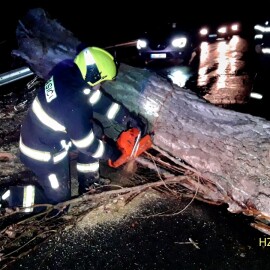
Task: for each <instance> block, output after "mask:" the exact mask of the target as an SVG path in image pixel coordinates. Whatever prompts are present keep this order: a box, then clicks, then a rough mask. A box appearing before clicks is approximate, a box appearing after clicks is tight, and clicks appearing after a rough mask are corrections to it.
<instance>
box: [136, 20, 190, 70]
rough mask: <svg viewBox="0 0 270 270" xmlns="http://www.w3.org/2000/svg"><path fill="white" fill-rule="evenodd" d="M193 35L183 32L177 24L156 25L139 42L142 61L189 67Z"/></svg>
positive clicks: (139, 54)
mask: <svg viewBox="0 0 270 270" xmlns="http://www.w3.org/2000/svg"><path fill="white" fill-rule="evenodd" d="M193 46H194V44H193V39H192V34H189V32H188V31H185V30H182V29H181V28H180V27H178V26H177V24H176V23H172V24H166V25H165V26H164V25H162V26H159V25H155V26H154V27H153V28H151V30H148V31H146V32H144V33H143V34H142V35H141V36H140V37H139V38H138V40H137V43H136V47H137V52H138V56H139V59H140V60H143V61H144V63H145V64H148V63H150V62H164V61H166V62H172V61H173V62H174V63H177V64H183V65H188V63H189V60H190V59H191V57H192V52H193Z"/></svg>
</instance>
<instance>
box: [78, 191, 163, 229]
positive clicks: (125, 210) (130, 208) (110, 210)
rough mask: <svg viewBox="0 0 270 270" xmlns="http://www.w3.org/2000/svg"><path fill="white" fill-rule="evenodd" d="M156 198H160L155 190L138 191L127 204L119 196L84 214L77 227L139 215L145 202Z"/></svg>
mask: <svg viewBox="0 0 270 270" xmlns="http://www.w3.org/2000/svg"><path fill="white" fill-rule="evenodd" d="M158 199H160V195H159V194H158V193H157V192H155V191H148V192H143V193H140V194H139V195H138V196H137V197H135V198H134V199H132V200H131V201H130V202H129V203H127V204H126V203H125V200H124V198H123V197H119V198H117V199H114V200H112V201H111V202H109V203H108V204H106V205H102V206H100V207H98V208H96V209H94V210H92V211H91V212H89V213H88V214H86V215H85V216H84V217H83V219H81V220H80V221H79V222H78V223H77V228H78V229H79V230H80V229H82V230H85V229H93V228H94V227H96V226H101V225H102V226H106V225H116V224H117V223H120V222H123V221H124V220H126V219H128V218H130V217H134V216H138V215H140V213H141V212H142V211H143V210H144V209H145V208H144V207H147V204H149V203H153V202H155V201H157V200H158Z"/></svg>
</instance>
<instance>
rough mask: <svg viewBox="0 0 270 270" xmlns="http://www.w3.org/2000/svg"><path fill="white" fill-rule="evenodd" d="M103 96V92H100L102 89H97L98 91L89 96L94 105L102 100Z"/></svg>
mask: <svg viewBox="0 0 270 270" xmlns="http://www.w3.org/2000/svg"><path fill="white" fill-rule="evenodd" d="M101 96H102V93H101V92H100V90H96V91H94V92H93V94H92V95H91V97H90V98H89V102H90V103H91V104H92V105H95V104H96V103H98V101H99V100H100V98H101Z"/></svg>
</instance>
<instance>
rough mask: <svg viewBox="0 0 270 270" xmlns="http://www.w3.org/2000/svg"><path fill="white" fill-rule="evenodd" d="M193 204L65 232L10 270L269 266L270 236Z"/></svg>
mask: <svg viewBox="0 0 270 270" xmlns="http://www.w3.org/2000/svg"><path fill="white" fill-rule="evenodd" d="M189 203H190V199H188V200H183V201H181V200H177V201H176V200H174V201H173V200H168V199H166V198H164V199H161V200H160V201H159V202H157V201H155V203H153V204H151V203H150V204H147V205H145V206H144V207H143V209H142V210H140V211H138V212H137V214H136V215H131V216H129V217H128V218H127V217H125V218H123V219H122V220H118V221H117V222H116V223H111V224H110V223H104V224H99V225H97V226H96V227H92V228H89V229H87V228H86V229H84V230H82V231H80V230H75V229H74V230H72V231H68V232H64V233H63V234H61V235H57V236H56V237H54V238H52V239H50V241H48V242H47V243H46V244H43V245H42V246H39V247H38V248H37V249H36V250H35V251H33V252H32V253H30V254H29V255H27V256H25V257H24V258H23V259H21V260H18V261H17V262H16V263H15V264H13V265H12V266H11V268H8V269H24V270H31V269H34V268H35V269H39V270H45V269H46V270H47V269H52V270H60V269H61V270H71V269H74V270H90V269H91V270H92V269H93V270H120V269H134V270H139V269H140V270H144V269H145V270H146V269H151V270H155V269H157V270H161V269H162V270H172V269H175V270H176V269H177V270H189V269H194V270H199V269H202V270H209V269H211V270H216V269H221V270H223V269H224V270H225V269H226V270H227V269H230V270H234V269H235V270H236V269H237V270H239V269H243V270H246V269H249V270H252V269H254V270H255V269H269V267H270V260H269V249H270V247H268V246H267V245H268V243H269V238H267V236H266V235H264V234H262V233H260V232H258V231H256V230H255V229H253V228H252V227H250V226H249V223H250V221H251V219H250V218H248V217H243V216H241V215H238V214H231V213H229V212H228V211H227V209H226V206H210V205H207V204H205V203H200V202H196V201H193V203H191V204H189ZM187 205H189V206H188V207H186V206H187ZM183 209H184V210H183ZM180 212H181V213H180ZM157 213H163V214H162V215H161V216H153V215H156V214H157ZM176 213H179V214H176ZM138 216H139V217H138ZM147 217H148V218H147Z"/></svg>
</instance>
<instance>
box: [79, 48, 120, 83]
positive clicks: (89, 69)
mask: <svg viewBox="0 0 270 270" xmlns="http://www.w3.org/2000/svg"><path fill="white" fill-rule="evenodd" d="M74 62H75V63H76V64H77V66H78V67H79V69H80V71H81V74H82V77H83V79H85V80H86V82H87V83H88V84H90V85H91V86H94V85H97V84H99V83H101V82H103V81H105V80H113V79H114V78H115V76H116V73H117V68H116V64H115V62H114V58H113V56H112V55H111V54H110V53H109V52H107V51H105V50H103V49H101V48H97V47H88V48H86V49H84V50H82V51H81V52H80V53H79V54H78V55H77V56H76V58H75V60H74Z"/></svg>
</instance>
